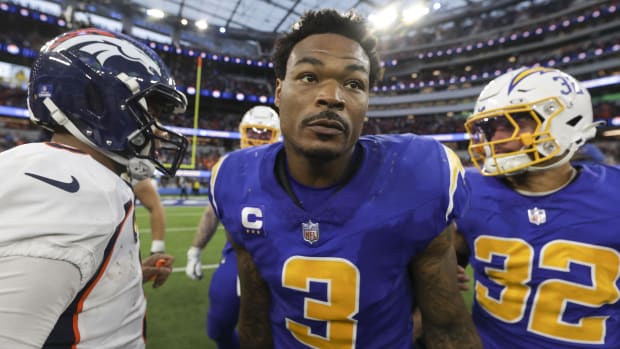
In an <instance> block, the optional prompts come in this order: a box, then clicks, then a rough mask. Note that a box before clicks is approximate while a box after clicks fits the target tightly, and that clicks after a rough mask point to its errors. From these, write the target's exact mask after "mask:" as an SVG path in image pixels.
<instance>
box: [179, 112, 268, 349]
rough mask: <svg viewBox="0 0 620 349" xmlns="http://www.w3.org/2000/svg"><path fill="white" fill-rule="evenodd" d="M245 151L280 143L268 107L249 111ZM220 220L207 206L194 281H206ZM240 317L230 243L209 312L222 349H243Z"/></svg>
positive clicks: (192, 253)
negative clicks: (205, 258)
mask: <svg viewBox="0 0 620 349" xmlns="http://www.w3.org/2000/svg"><path fill="white" fill-rule="evenodd" d="M239 134H240V136H241V148H242V149H244V148H248V147H253V146H258V145H264V144H271V143H274V142H277V141H279V140H280V120H279V118H278V114H277V113H276V111H275V110H273V109H272V108H270V107H266V106H255V107H253V108H251V109H250V110H248V111H247V112H246V113H245V114H244V115H243V118H242V119H241V123H240V124H239ZM219 222H220V221H219V219H218V218H217V216H216V215H215V213H214V211H213V207H211V205H210V204H209V205H207V207H206V209H205V211H204V213H203V215H202V217H201V219H200V223H199V225H198V227H197V229H196V235H195V236H194V241H193V242H192V246H191V247H190V248H189V250H188V251H187V266H186V267H185V273H186V274H187V276H188V277H190V278H191V279H193V280H200V279H202V277H203V272H202V264H201V262H200V255H201V252H202V250H203V249H204V248H205V246H206V245H207V243H209V241H210V240H211V238H212V237H213V235H214V234H215V231H216V230H217V226H218V224H219ZM238 317H239V288H238V282H237V260H236V258H235V253H234V251H233V248H232V246H231V245H230V243H228V242H227V243H226V245H225V246H224V249H223V250H222V258H221V261H220V265H219V267H218V268H217V269H216V270H215V271H214V272H213V277H212V278H211V283H210V285H209V311H208V313H207V335H208V336H209V338H211V339H212V340H213V341H215V343H216V344H217V347H218V348H219V349H234V348H239V336H238V335H237V332H236V330H235V328H236V326H237V319H238Z"/></svg>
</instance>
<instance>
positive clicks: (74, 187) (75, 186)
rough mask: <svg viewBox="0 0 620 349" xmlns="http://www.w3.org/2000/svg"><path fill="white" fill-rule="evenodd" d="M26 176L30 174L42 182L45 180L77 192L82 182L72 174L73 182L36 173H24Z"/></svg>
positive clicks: (67, 190)
mask: <svg viewBox="0 0 620 349" xmlns="http://www.w3.org/2000/svg"><path fill="white" fill-rule="evenodd" d="M24 174H25V175H26V176H30V177H32V178H35V179H38V180H40V181H42V182H45V183H47V184H50V185H53V186H55V187H56V188H58V189H62V190H64V191H66V192H69V193H75V192H77V191H78V190H80V183H79V182H78V181H77V179H75V177H73V176H71V182H68V183H67V182H61V181H57V180H55V179H51V178H47V177H43V176H39V175H37V174H34V173H28V172H26V173H24Z"/></svg>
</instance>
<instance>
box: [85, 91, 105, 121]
mask: <svg viewBox="0 0 620 349" xmlns="http://www.w3.org/2000/svg"><path fill="white" fill-rule="evenodd" d="M84 96H85V97H86V101H85V102H86V106H87V108H88V110H89V111H91V112H93V113H94V114H96V115H102V114H103V113H104V112H105V106H104V104H103V99H102V98H101V95H100V94H99V91H98V90H97V88H96V87H95V86H94V85H93V84H88V85H87V86H86V89H85V90H84Z"/></svg>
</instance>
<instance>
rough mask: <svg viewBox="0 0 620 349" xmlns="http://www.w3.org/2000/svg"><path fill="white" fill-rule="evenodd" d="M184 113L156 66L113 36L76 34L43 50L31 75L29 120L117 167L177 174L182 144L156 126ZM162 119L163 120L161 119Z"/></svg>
mask: <svg viewBox="0 0 620 349" xmlns="http://www.w3.org/2000/svg"><path fill="white" fill-rule="evenodd" d="M186 107H187V99H186V98H185V95H184V94H183V93H181V92H179V91H177V90H176V88H175V84H174V80H173V79H172V77H171V76H170V73H169V71H168V68H167V67H166V66H165V64H164V62H163V61H162V60H161V58H160V57H159V56H158V55H157V54H156V53H155V52H153V50H151V49H150V48H148V47H147V46H146V45H144V44H142V43H140V42H139V41H137V40H135V39H133V38H131V37H129V36H127V35H123V34H120V33H113V32H108V31H104V30H100V29H94V28H90V29H80V30H75V31H70V32H67V33H65V34H62V35H60V36H58V37H56V38H54V39H52V40H51V41H49V42H48V43H47V44H45V45H44V46H43V48H42V49H41V52H40V54H39V57H38V58H37V60H36V62H35V63H34V66H33V68H32V72H31V75H30V84H29V87H28V109H29V111H30V119H31V120H32V121H33V122H34V123H35V124H37V125H40V126H42V127H43V128H45V129H48V130H50V131H57V130H60V129H62V128H64V129H66V131H68V132H69V133H71V134H72V135H73V136H75V137H77V138H78V139H79V140H81V141H82V142H84V143H86V144H88V145H89V146H91V147H93V148H94V149H96V150H98V151H99V152H101V153H103V154H104V155H106V156H107V157H109V158H111V159H112V160H114V161H115V162H117V163H120V164H122V165H124V166H127V165H129V162H130V160H131V161H132V163H133V164H135V163H136V161H138V162H140V161H143V162H149V161H150V162H152V164H153V165H155V167H156V168H157V169H159V170H160V171H161V172H162V173H164V174H165V175H169V176H173V175H174V174H175V172H176V170H177V169H178V168H179V166H180V164H181V161H182V160H183V156H184V154H185V150H186V149H187V143H188V142H187V139H186V138H185V137H183V136H182V135H180V134H178V133H176V132H174V131H172V130H170V129H167V128H165V127H164V126H163V125H162V124H160V123H159V121H158V119H159V118H164V117H166V116H168V115H169V114H172V113H182V112H184V111H185V108H186ZM167 114H168V115H167Z"/></svg>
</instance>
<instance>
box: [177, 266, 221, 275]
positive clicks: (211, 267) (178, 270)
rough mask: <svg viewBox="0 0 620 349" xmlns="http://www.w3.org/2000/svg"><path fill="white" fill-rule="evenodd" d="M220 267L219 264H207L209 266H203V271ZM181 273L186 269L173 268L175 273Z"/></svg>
mask: <svg viewBox="0 0 620 349" xmlns="http://www.w3.org/2000/svg"><path fill="white" fill-rule="evenodd" d="M218 266H219V264H207V265H203V266H202V270H205V269H215V268H217V267H218ZM180 271H185V267H177V268H172V272H173V273H178V272H180Z"/></svg>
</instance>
